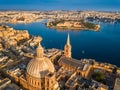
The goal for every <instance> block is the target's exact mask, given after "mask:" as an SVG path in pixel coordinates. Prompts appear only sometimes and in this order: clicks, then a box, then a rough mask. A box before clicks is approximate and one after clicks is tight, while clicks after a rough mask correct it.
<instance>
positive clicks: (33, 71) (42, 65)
mask: <svg viewBox="0 0 120 90" xmlns="http://www.w3.org/2000/svg"><path fill="white" fill-rule="evenodd" d="M54 71H55V69H54V65H53V64H52V62H51V61H50V60H49V59H48V58H46V57H44V49H43V48H42V47H41V45H40V44H39V46H38V48H37V50H36V57H35V58H34V59H32V60H31V61H30V62H29V63H28V66H27V74H29V75H30V76H32V77H35V78H44V77H45V75H46V74H47V73H49V72H52V73H53V72H54Z"/></svg>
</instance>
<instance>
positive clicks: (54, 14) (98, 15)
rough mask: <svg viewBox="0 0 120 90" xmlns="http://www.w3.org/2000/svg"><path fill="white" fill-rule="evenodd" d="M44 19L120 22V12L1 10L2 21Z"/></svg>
mask: <svg viewBox="0 0 120 90" xmlns="http://www.w3.org/2000/svg"><path fill="white" fill-rule="evenodd" d="M44 19H48V20H54V19H63V20H81V19H85V20H86V19H87V20H96V21H101V22H120V14H119V12H98V11H1V12H0V23H14V24H15V23H31V22H34V21H41V20H44Z"/></svg>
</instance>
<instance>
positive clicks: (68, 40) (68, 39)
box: [67, 33, 70, 45]
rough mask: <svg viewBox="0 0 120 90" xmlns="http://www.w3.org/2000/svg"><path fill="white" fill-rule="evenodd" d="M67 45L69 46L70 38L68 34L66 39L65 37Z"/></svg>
mask: <svg viewBox="0 0 120 90" xmlns="http://www.w3.org/2000/svg"><path fill="white" fill-rule="evenodd" d="M67 45H70V36H69V33H68V37H67Z"/></svg>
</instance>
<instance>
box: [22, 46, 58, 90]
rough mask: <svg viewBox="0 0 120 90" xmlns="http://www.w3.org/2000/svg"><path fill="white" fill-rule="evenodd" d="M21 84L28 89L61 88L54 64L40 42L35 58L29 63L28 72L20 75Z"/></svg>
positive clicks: (45, 89)
mask: <svg viewBox="0 0 120 90" xmlns="http://www.w3.org/2000/svg"><path fill="white" fill-rule="evenodd" d="M20 84H21V85H22V86H23V88H25V89H27V90H59V85H58V82H57V81H56V77H55V68H54V65H53V63H52V62H51V61H50V59H48V58H46V57H45V56H44V49H43V48H42V46H41V45H40V44H39V45H38V47H37V49H36V55H35V57H34V59H32V60H31V61H30V62H29V63H28V65H27V69H26V74H25V75H23V76H21V77H20Z"/></svg>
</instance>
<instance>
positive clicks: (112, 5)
mask: <svg viewBox="0 0 120 90" xmlns="http://www.w3.org/2000/svg"><path fill="white" fill-rule="evenodd" d="M0 10H102V11H103V10H105V11H112V10H114V11H115V10H118V11H120V0H0Z"/></svg>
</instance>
